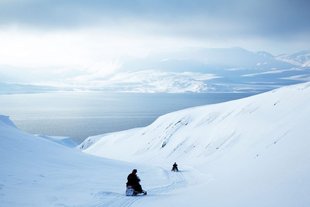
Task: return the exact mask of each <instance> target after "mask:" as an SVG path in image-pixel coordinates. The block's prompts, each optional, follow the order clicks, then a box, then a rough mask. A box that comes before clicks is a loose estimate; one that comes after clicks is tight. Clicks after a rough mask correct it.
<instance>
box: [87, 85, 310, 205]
mask: <svg viewBox="0 0 310 207" xmlns="http://www.w3.org/2000/svg"><path fill="white" fill-rule="evenodd" d="M309 100H310V83H306V84H300V85H295V86H290V87H284V88H281V89H279V90H274V91H271V92H267V93H264V94H260V95H257V96H253V97H249V98H245V99H241V100H236V101H231V102H226V103H222V104H216V105H209V106H202V107H196V108H191V109H186V110H182V111H178V112H174V113H170V114H167V115H165V116H162V117H159V118H158V119H157V120H156V121H155V122H154V123H153V124H151V125H150V126H148V127H145V128H140V129H135V130H130V131H123V132H117V133H111V134H108V135H104V137H103V138H102V139H98V137H97V140H96V143H94V144H93V145H90V146H88V148H86V149H84V152H87V153H90V154H94V155H97V156H103V157H109V158H112V159H119V160H126V161H130V162H139V163H152V164H154V165H161V166H165V167H166V169H168V168H169V167H170V165H172V163H173V162H174V161H177V163H179V166H180V168H181V169H182V168H183V169H186V171H184V172H183V173H182V174H183V176H184V177H185V180H187V181H188V180H190V181H191V182H192V183H190V184H187V186H186V188H183V189H179V190H178V191H177V192H176V195H175V196H172V197H169V196H168V197H165V198H164V199H155V200H152V201H151V202H149V203H145V202H143V203H141V206H143V205H146V204H147V205H146V206H158V205H167V203H169V202H171V203H173V205H179V206H188V205H194V206H205V205H208V206H309V204H310V198H309V196H307V192H310V176H309V172H310V162H309V161H310V155H309V153H308V148H309V146H310V140H309V138H308V134H309V133H310V129H309V127H308V123H309V121H310V118H309V114H310V105H309ZM86 142H90V140H86ZM193 169H195V170H193ZM182 195H183V196H182ZM184 195H186V196H184ZM136 206H139V205H136Z"/></svg>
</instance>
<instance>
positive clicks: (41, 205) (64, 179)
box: [0, 115, 170, 207]
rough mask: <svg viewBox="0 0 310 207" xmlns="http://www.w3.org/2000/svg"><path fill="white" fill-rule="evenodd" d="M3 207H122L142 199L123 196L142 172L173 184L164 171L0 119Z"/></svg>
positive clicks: (0, 194) (0, 197) (152, 182)
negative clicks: (84, 148)
mask: <svg viewBox="0 0 310 207" xmlns="http://www.w3.org/2000/svg"><path fill="white" fill-rule="evenodd" d="M0 161H1V168H0V206H1V207H21V206H23V207H48V206H79V207H83V206H84V207H88V206H98V207H100V206H117V207H118V206H122V205H123V204H124V203H125V204H130V203H133V202H135V201H136V200H137V199H135V198H128V197H126V196H124V191H125V189H124V188H125V187H124V186H125V183H126V177H127V175H128V173H129V172H131V170H132V168H134V167H135V168H138V169H141V170H139V174H140V175H141V178H142V179H143V178H144V176H146V175H148V174H150V172H152V174H155V175H160V176H157V177H160V178H161V179H160V180H157V179H153V180H149V181H146V182H144V184H148V185H150V186H155V184H156V185H166V184H167V183H168V184H169V183H170V178H169V176H161V175H162V174H163V170H162V169H153V168H149V167H146V166H143V167H141V166H139V165H133V164H129V163H125V162H119V161H113V160H109V159H104V158H98V157H94V156H90V155H87V154H85V153H82V152H80V151H79V150H77V149H72V148H69V147H65V146H64V145H60V144H57V143H55V142H54V141H50V140H47V139H44V138H42V137H37V136H34V135H31V134H27V133H25V132H22V131H20V130H19V129H17V128H16V127H15V125H14V124H13V123H12V122H11V121H10V120H9V119H8V117H6V116H1V115H0Z"/></svg>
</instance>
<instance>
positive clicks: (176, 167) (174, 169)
mask: <svg viewBox="0 0 310 207" xmlns="http://www.w3.org/2000/svg"><path fill="white" fill-rule="evenodd" d="M171 171H174V172H178V171H179V169H178V165H177V163H176V162H175V163H174V164H173V165H172V169H171Z"/></svg>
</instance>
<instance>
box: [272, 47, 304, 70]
mask: <svg viewBox="0 0 310 207" xmlns="http://www.w3.org/2000/svg"><path fill="white" fill-rule="evenodd" d="M276 58H277V59H278V60H280V61H284V62H287V63H291V64H294V65H297V66H300V67H310V50H304V51H300V52H296V53H293V54H290V55H287V54H282V55H279V56H277V57H276Z"/></svg>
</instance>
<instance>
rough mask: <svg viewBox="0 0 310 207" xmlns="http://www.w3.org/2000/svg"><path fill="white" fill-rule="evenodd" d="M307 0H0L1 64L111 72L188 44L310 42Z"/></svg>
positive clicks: (278, 49) (276, 48)
mask: <svg viewBox="0 0 310 207" xmlns="http://www.w3.org/2000/svg"><path fill="white" fill-rule="evenodd" d="M309 9H310V2H309V1H307V0H294V1H292V0H259V1H258V0H208V1H207V0H156V1H155V0H92V1H83V0H0V48H1V49H0V66H2V67H7V68H14V69H16V68H19V69H21V68H22V69H23V70H32V71H33V70H41V71H42V70H45V71H51V70H53V71H54V72H55V71H56V72H55V73H57V71H58V73H63V72H64V71H70V73H71V71H75V72H76V73H80V72H81V73H87V74H100V75H109V74H111V73H113V72H114V71H116V70H117V69H118V68H119V67H120V66H121V65H122V62H123V59H124V58H126V57H144V56H147V55H149V54H150V53H156V52H157V53H160V52H161V51H170V50H171V51H175V50H178V49H180V48H186V47H206V48H227V47H228V48H229V47H242V48H245V49H248V50H251V51H260V50H264V51H268V52H271V53H272V54H274V55H277V54H281V53H292V52H296V51H299V50H304V49H309V48H310V22H309V19H310V12H308V11H309Z"/></svg>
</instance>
